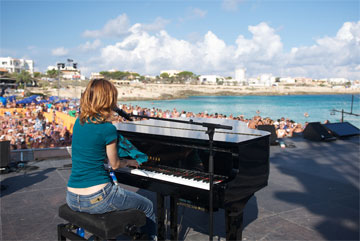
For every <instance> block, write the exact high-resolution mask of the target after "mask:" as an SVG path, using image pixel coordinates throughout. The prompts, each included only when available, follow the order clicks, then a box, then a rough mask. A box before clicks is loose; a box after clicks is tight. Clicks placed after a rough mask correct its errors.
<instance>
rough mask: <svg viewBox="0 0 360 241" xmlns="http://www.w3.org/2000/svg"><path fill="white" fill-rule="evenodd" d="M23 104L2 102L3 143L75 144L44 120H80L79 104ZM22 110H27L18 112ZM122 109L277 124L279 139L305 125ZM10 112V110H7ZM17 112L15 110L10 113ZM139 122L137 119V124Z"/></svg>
mask: <svg viewBox="0 0 360 241" xmlns="http://www.w3.org/2000/svg"><path fill="white" fill-rule="evenodd" d="M35 102H36V101H34V102H32V103H26V104H25V103H19V102H16V101H15V100H13V101H7V102H6V103H4V102H0V109H3V110H4V112H3V113H4V115H0V125H1V131H0V141H10V148H11V150H16V149H33V148H51V147H62V146H70V145H71V138H72V135H71V131H70V130H68V129H67V128H66V127H65V126H63V125H62V123H56V122H55V121H51V122H50V121H48V120H47V119H46V118H45V117H44V113H45V112H48V113H55V111H59V112H62V113H67V114H68V115H70V116H72V117H74V118H76V117H77V116H78V114H79V102H78V101H70V100H63V101H58V102H55V103H54V102H53V103H51V102H50V101H43V102H42V103H39V102H40V101H38V103H35ZM13 108H20V109H22V110H24V111H21V112H17V111H16V109H15V110H14V109H13ZM120 108H121V109H122V110H124V111H125V112H127V113H129V114H130V113H131V114H133V115H143V116H149V117H160V118H218V119H229V120H238V121H242V122H245V123H246V124H247V126H248V127H249V128H252V129H257V128H258V127H259V126H260V125H273V126H274V127H275V130H276V135H277V137H278V138H286V137H292V136H294V135H296V134H298V133H301V132H302V131H303V130H304V128H305V126H306V124H307V123H305V125H301V124H300V123H296V122H295V121H293V120H290V119H288V118H285V117H281V118H279V119H276V120H273V119H271V118H269V117H261V116H260V115H259V114H260V112H259V111H258V112H257V115H255V116H254V117H252V118H250V119H249V118H244V116H243V115H238V116H234V115H232V114H231V115H228V116H227V115H224V114H221V113H213V114H211V113H207V112H200V113H193V112H187V111H185V110H181V111H178V110H176V108H174V109H173V110H162V109H158V108H142V107H140V106H137V105H136V106H132V105H120ZM7 110H8V111H7ZM10 110H13V111H10ZM136 120H138V119H136V118H135V120H134V121H136ZM119 121H125V119H123V118H122V117H119V116H114V118H113V122H119Z"/></svg>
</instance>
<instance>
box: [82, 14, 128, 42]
mask: <svg viewBox="0 0 360 241" xmlns="http://www.w3.org/2000/svg"><path fill="white" fill-rule="evenodd" d="M128 29H129V19H128V17H127V15H126V14H122V15H119V16H118V17H116V18H115V19H111V20H109V21H108V22H107V23H106V24H105V25H104V27H103V28H102V29H100V30H86V31H85V32H84V33H83V36H84V37H89V38H101V37H122V36H124V35H126V34H127V33H128Z"/></svg>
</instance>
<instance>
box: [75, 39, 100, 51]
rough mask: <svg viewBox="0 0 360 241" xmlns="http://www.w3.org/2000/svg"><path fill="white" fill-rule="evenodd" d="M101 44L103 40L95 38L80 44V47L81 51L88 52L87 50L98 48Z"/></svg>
mask: <svg viewBox="0 0 360 241" xmlns="http://www.w3.org/2000/svg"><path fill="white" fill-rule="evenodd" d="M100 46H101V41H100V40H99V39H95V40H94V41H93V42H91V41H86V43H84V44H81V45H80V46H79V49H80V50H81V51H84V52H87V51H91V50H95V49H98V48H99V47H100Z"/></svg>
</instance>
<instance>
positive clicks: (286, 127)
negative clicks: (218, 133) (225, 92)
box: [120, 105, 307, 138]
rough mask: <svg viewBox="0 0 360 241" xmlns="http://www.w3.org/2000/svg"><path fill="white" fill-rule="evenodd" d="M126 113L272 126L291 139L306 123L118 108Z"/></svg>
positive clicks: (279, 134)
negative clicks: (213, 119) (212, 119)
mask: <svg viewBox="0 0 360 241" xmlns="http://www.w3.org/2000/svg"><path fill="white" fill-rule="evenodd" d="M120 107H121V108H122V109H123V110H124V111H126V112H127V113H132V114H133V115H145V116H150V117H160V118H179V117H180V118H217V119H229V120H238V121H242V122H245V123H246V124H247V126H248V127H249V128H251V129H257V128H258V126H259V125H273V126H274V127H275V130H276V135H277V137H278V138H285V137H293V136H294V135H296V134H298V133H302V132H303V130H304V129H305V127H306V125H307V123H305V125H304V126H303V125H301V124H300V123H296V122H295V121H293V120H290V119H288V118H285V117H281V118H280V119H277V120H273V119H271V118H270V117H265V118H263V117H261V116H260V115H259V114H260V112H257V114H258V115H256V116H254V117H253V118H251V119H247V118H244V115H239V116H234V115H232V114H231V115H229V116H227V115H224V114H219V113H214V114H209V113H207V112H200V113H193V112H186V111H185V110H182V111H178V110H176V108H174V109H173V110H171V111H170V110H165V111H163V110H162V109H158V108H151V109H149V108H142V107H140V106H131V105H129V106H127V105H122V106H120Z"/></svg>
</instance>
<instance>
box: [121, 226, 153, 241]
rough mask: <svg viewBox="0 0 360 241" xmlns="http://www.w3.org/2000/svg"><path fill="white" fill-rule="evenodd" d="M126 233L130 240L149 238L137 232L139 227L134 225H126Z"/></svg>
mask: <svg viewBox="0 0 360 241" xmlns="http://www.w3.org/2000/svg"><path fill="white" fill-rule="evenodd" d="M126 233H127V235H128V236H129V237H131V238H132V240H149V237H148V235H147V234H144V233H141V232H139V229H138V227H137V226H135V225H128V226H127V227H126Z"/></svg>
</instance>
